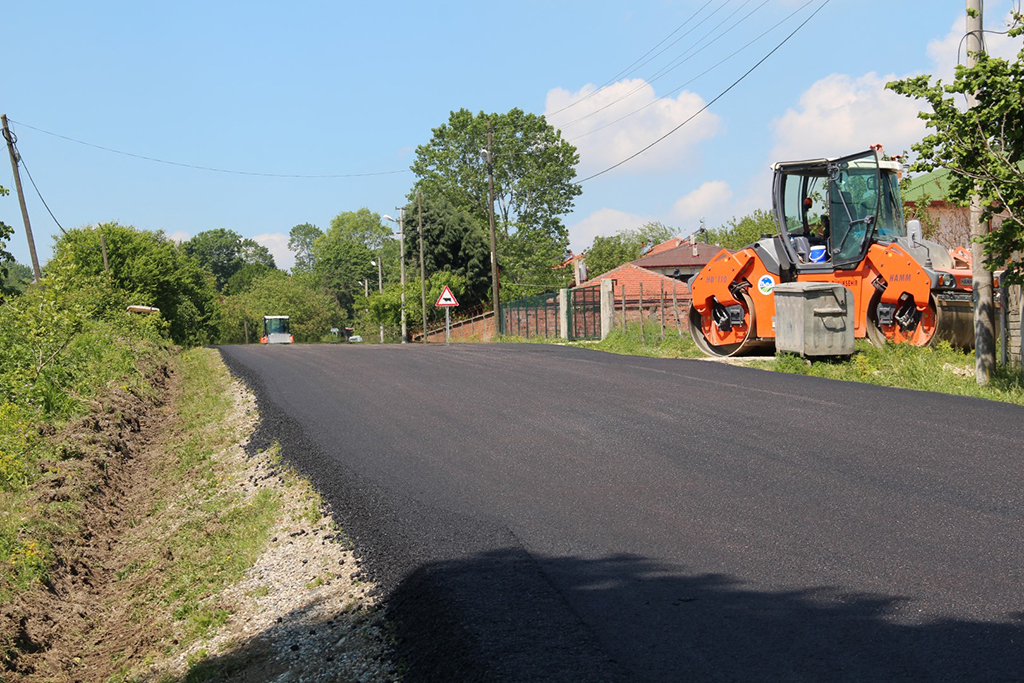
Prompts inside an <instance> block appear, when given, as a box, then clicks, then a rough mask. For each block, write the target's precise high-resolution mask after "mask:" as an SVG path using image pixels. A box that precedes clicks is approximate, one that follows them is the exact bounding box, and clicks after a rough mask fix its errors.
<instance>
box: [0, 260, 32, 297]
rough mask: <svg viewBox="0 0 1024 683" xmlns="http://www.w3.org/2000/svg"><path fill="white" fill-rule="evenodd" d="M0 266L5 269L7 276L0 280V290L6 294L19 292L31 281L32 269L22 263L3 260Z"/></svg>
mask: <svg viewBox="0 0 1024 683" xmlns="http://www.w3.org/2000/svg"><path fill="white" fill-rule="evenodd" d="M0 267H6V269H7V276H6V277H5V278H4V279H3V280H0V290H3V292H6V293H7V294H20V293H22V292H24V291H25V288H26V287H28V285H29V283H31V282H32V269H31V268H29V267H28V266H26V265H24V264H22V263H18V262H17V261H4V262H2V263H0ZM0 296H2V294H0Z"/></svg>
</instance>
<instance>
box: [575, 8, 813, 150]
mask: <svg viewBox="0 0 1024 683" xmlns="http://www.w3.org/2000/svg"><path fill="white" fill-rule="evenodd" d="M749 2H750V0H747V1H746V2H744V3H743V4H742V5H740V6H739V7H738V8H737V9H736V12H733V13H732V14H730V15H729V16H728V17H726V18H725V19H723V20H722V21H721V22H720V23H719V24H718V25H717V26H715V27H714V28H713V29H711V31H708V33H707V34H705V35H704V37H703V38H701V40H704V39H705V38H707V37H708V36H710V35H711V34H712V33H713V32H714V31H715V30H717V29H718V28H719V27H721V25H722V24H724V23H725V22H726V21H728V20H729V19H731V18H732V17H734V16H736V14H737V13H738V12H739V11H740V10H741V9H743V8H744V7H745V6H746V5H747V4H749ZM811 2H813V0H808V1H807V3H805V4H804V5H803V7H806V6H807V5H809V4H810V3H811ZM766 4H768V0H763V1H762V2H761V4H760V5H758V6H757V7H755V8H754V9H752V10H750V12H748V13H747V15H746V16H744V17H742V18H741V19H740V20H739V21H737V22H736V23H735V24H733V25H732V26H730V27H729V28H727V29H725V30H724V31H722V32H721V33H720V34H718V35H717V36H715V37H714V38H713V39H712V40H711V41H710V42H708V43H707V44H706V45H704V46H703V47H701V48H700V49H699V50H697V51H696V52H694V53H693V54H690V55H689V56H686V53H685V52H684V53H683V55H680V57H678V58H676V62H677V63H675V64H672V65H670V66H667V67H664V68H662V69H661V71H658V72H657V73H655V74H654V76H653V77H652V78H650V79H648V80H646V81H645V82H644V84H643V85H640V86H637V87H635V88H633V89H632V90H630V91H629V92H627V93H626V94H625V95H623V96H622V97H619V98H618V99H615V100H612V101H611V102H609V103H608V104H605V105H604V106H602V107H598V108H597V109H595V110H594V111H592V112H588V113H586V114H584V115H583V116H581V117H579V118H578V119H576V120H574V121H570V122H569V123H566V124H565V125H563V126H561V128H567V127H569V126H573V125H575V124H577V123H579V122H581V121H585V120H586V119H588V118H590V117H591V116H595V115H597V114H599V113H600V112H602V111H604V110H606V109H608V108H610V107H613V106H615V105H616V104H618V103H619V102H622V101H623V100H626V99H629V98H630V97H632V96H633V95H635V94H636V93H638V92H640V91H641V90H643V89H644V88H645V87H646V86H648V85H650V84H651V83H654V82H655V81H657V80H658V79H660V78H661V77H662V76H664V75H665V74H667V73H669V72H670V71H674V70H675V69H678V68H679V67H680V66H682V65H683V64H685V63H686V62H688V61H690V60H691V59H693V58H694V57H696V56H697V55H699V54H700V53H701V52H703V51H704V50H706V49H707V48H709V47H711V46H712V45H714V44H715V43H717V42H718V41H719V40H721V39H722V38H724V37H725V36H726V35H728V33H729V32H730V31H732V30H733V29H734V28H736V27H737V26H739V25H740V24H742V23H743V22H744V21H746V20H747V19H749V18H750V17H751V16H752V15H753V14H754V13H755V12H757V10H759V9H761V8H762V7H764V6H765V5H766ZM803 7H801V8H799V9H797V10H795V11H794V12H792V13H791V14H790V15H789V16H787V17H786V19H783V20H782V21H780V22H779V24H781V23H783V22H785V21H786V20H788V19H789V18H790V17H792V16H793V15H794V14H796V13H797V12H799V11H800V9H803ZM779 24H776V25H775V26H778V25H779ZM775 26H773V27H772V28H775ZM771 30H772V29H769V30H768V31H765V32H764V33H762V34H761V35H759V36H758V37H757V38H754V40H752V41H750V42H749V43H747V44H746V45H744V46H743V48H740V50H737V51H736V52H734V53H733V54H732V55H729V57H726V58H725V59H723V60H722V61H720V62H718V63H717V64H715V65H714V66H712V67H711V68H709V69H706V70H704V71H703V72H701V73H700V74H698V75H697V76H695V77H693V78H691V79H690V80H689V81H687V82H686V83H684V84H682V85H681V86H679V87H677V88H675V89H674V90H672V91H670V92H669V93H668V94H673V93H676V92H678V91H679V90H682V89H683V88H685V87H686V86H687V85H689V84H690V83H693V82H694V81H695V80H697V79H698V78H700V77H701V76H703V75H705V74H707V73H708V72H709V71H711V70H712V69H714V68H715V67H717V66H719V65H721V64H722V63H723V62H725V61H726V60H728V59H729V58H731V57H733V56H735V55H736V54H737V53H738V52H741V51H742V50H743V49H744V48H746V47H748V46H750V45H751V44H752V43H754V42H756V41H757V40H759V39H760V38H762V37H763V36H764V35H765V33H768V32H769V31H771ZM698 42H700V41H698ZM694 47H696V45H695V46H694ZM692 49H693V48H690V50H692ZM690 50H687V52H689V51H690ZM684 56H685V59H681V58H682V57H684ZM680 59H681V61H680ZM666 97H667V95H663V96H661V97H659V98H658V99H656V100H654V102H649V103H648V104H645V105H644V106H643V107H641V108H640V109H637V110H636V111H634V112H632V113H630V114H627V115H626V116H624V117H622V118H627V117H629V116H632V115H633V114H636V113H638V112H641V111H643V110H644V109H646V108H647V107H649V106H651V105H652V104H654V103H656V102H660V101H661V100H663V99H666ZM621 120H622V119H621V118H620V119H617V120H616V121H614V122H613V123H617V122H618V121H621ZM605 127H606V126H602V127H601V128H605ZM601 128H597V129H595V130H601ZM593 132H595V131H590V133H593ZM590 133H584V135H589V134H590ZM579 137H582V136H579ZM573 139H578V138H573Z"/></svg>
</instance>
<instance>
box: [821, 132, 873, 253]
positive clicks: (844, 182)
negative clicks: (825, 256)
mask: <svg viewBox="0 0 1024 683" xmlns="http://www.w3.org/2000/svg"><path fill="white" fill-rule="evenodd" d="M878 206H879V172H878V162H877V160H876V158H875V154H874V152H870V153H868V154H866V155H864V156H861V157H855V158H852V159H845V160H842V161H841V162H840V163H837V164H835V165H833V166H832V167H831V169H830V174H829V217H830V219H831V228H832V258H833V260H835V261H836V262H837V263H854V262H858V261H860V259H861V256H862V255H863V253H864V251H865V249H866V247H867V243H868V240H869V239H870V236H871V234H872V232H873V231H874V230H875V227H876V223H877V221H878V218H879V215H878V214H879V209H878Z"/></svg>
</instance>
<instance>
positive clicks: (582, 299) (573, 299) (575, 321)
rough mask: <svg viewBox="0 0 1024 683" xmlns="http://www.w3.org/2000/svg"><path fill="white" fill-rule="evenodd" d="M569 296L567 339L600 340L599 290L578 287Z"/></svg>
mask: <svg viewBox="0 0 1024 683" xmlns="http://www.w3.org/2000/svg"><path fill="white" fill-rule="evenodd" d="M569 296H570V300H569V305H570V308H569V339H600V338H601V288H600V287H596V286H595V287H579V288H577V289H573V290H570V292H569Z"/></svg>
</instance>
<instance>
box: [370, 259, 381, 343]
mask: <svg viewBox="0 0 1024 683" xmlns="http://www.w3.org/2000/svg"><path fill="white" fill-rule="evenodd" d="M380 253H381V256H383V254H384V248H383V247H381V250H380ZM383 262H384V259H382V258H381V257H380V256H378V257H377V293H378V294H383V293H384V269H383V267H382V266H381V264H382V263H383ZM370 263H373V261H370ZM380 343H381V344H383V343H384V323H381V324H380Z"/></svg>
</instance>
